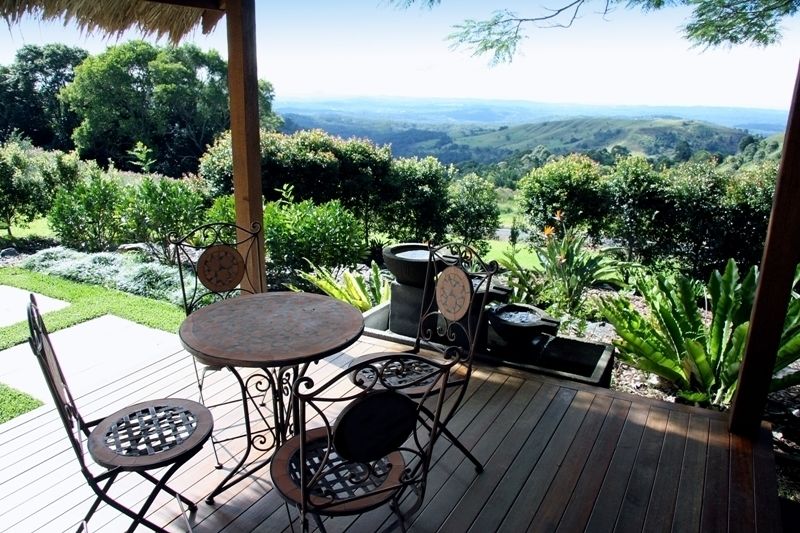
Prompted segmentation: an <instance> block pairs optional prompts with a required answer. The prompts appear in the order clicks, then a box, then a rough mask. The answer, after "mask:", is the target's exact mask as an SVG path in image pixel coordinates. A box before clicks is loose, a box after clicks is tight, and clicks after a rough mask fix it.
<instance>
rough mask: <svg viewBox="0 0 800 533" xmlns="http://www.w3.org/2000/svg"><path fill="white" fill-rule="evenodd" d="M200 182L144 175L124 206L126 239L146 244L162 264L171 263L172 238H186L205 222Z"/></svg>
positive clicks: (128, 192) (130, 190)
mask: <svg viewBox="0 0 800 533" xmlns="http://www.w3.org/2000/svg"><path fill="white" fill-rule="evenodd" d="M200 185H201V183H199V182H198V181H196V180H195V181H192V180H190V179H187V178H184V179H180V180H176V179H172V178H165V177H157V176H145V177H144V179H142V180H141V182H139V184H138V185H136V186H133V187H128V190H127V194H126V199H125V203H124V206H123V210H124V217H125V223H126V226H127V227H126V236H127V237H129V238H132V239H133V240H135V241H137V242H144V243H147V245H148V247H149V248H150V250H151V252H152V253H153V254H154V255H155V256H156V257H157V258H158V259H159V260H160V261H162V262H165V263H171V262H172V261H173V254H172V253H171V251H170V242H169V237H170V236H171V235H172V236H176V235H183V234H185V233H188V232H189V230H191V229H192V228H194V227H196V226H199V225H200V224H202V222H203V218H204V212H203V211H204V210H203V207H204V206H203V204H204V202H205V199H206V198H205V195H204V194H203V191H202V190H201V188H200Z"/></svg>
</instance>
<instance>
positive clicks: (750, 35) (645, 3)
mask: <svg viewBox="0 0 800 533" xmlns="http://www.w3.org/2000/svg"><path fill="white" fill-rule="evenodd" d="M390 1H391V2H392V3H393V4H395V5H399V6H401V7H405V8H407V7H410V6H411V5H413V4H421V5H423V6H425V7H429V8H432V7H434V6H436V5H438V4H439V3H440V2H441V0H390ZM588 1H589V0H566V2H567V3H566V4H564V5H562V6H560V7H557V8H553V9H550V8H545V10H546V13H544V14H542V15H538V16H520V15H517V14H516V13H514V12H511V11H509V10H507V9H502V10H498V11H495V12H494V13H493V14H492V16H491V17H490V18H488V19H485V20H475V19H467V20H465V21H464V22H462V23H461V24H457V25H455V26H454V29H455V30H456V31H454V32H453V33H451V34H450V35H448V36H447V39H448V40H449V41H451V42H452V44H451V49H457V48H461V47H466V48H468V49H471V50H472V52H473V56H478V55H484V54H491V59H490V60H489V63H490V64H491V65H497V64H500V63H510V62H511V61H512V59H513V58H514V55H515V54H516V52H517V47H518V46H519V43H520V41H521V40H522V39H523V38H525V37H526V35H525V32H524V31H523V30H524V26H526V25H528V24H533V25H534V26H536V27H539V28H569V27H571V26H572V25H573V23H574V22H575V20H576V19H577V18H578V16H579V14H580V12H581V10H582V9H583V7H584V5H585V4H586V3H587V2H588ZM603 2H604V6H603V9H602V10H601V11H600V14H602V15H603V16H605V15H607V14H608V13H609V12H610V11H611V10H612V9H613V8H612V4H616V3H621V0H603ZM677 5H690V6H692V8H693V10H694V11H693V12H692V14H691V18H690V20H689V22H688V23H687V24H686V25H685V26H684V28H683V30H684V36H685V37H686V38H687V39H688V40H689V41H691V42H693V43H694V44H696V45H704V46H710V47H714V46H723V45H737V44H746V43H751V44H755V45H760V46H767V45H771V44H774V43H776V42H778V41H779V40H780V38H781V28H780V22H781V20H782V19H783V18H784V17H789V16H793V15H795V14H797V11H798V9H800V0H629V1H627V2H626V3H625V7H627V8H632V7H634V6H639V7H640V8H641V9H642V11H645V12H649V11H655V10H659V9H663V8H665V7H670V6H677Z"/></svg>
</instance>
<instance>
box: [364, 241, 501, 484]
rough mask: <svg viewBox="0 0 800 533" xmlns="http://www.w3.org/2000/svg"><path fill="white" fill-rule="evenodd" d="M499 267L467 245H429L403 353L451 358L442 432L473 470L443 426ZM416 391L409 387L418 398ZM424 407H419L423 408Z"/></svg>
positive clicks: (464, 381) (463, 381)
mask: <svg viewBox="0 0 800 533" xmlns="http://www.w3.org/2000/svg"><path fill="white" fill-rule="evenodd" d="M497 271H498V264H497V263H496V262H495V261H491V262H489V263H486V262H484V261H483V260H482V259H481V258H480V256H479V255H478V253H477V252H476V251H475V250H474V249H473V248H472V247H470V246H468V245H465V244H462V243H455V242H451V243H447V244H443V245H441V246H435V247H433V246H432V247H431V248H430V251H429V256H428V267H427V274H426V278H425V286H424V289H423V296H422V305H421V308H420V315H419V326H418V329H417V336H416V339H415V341H414V345H413V347H412V348H411V349H410V350H409V351H408V352H402V353H404V354H406V355H405V356H406V357H410V354H417V353H419V352H420V350H421V349H423V348H424V349H425V350H426V351H427V353H431V354H432V357H431V358H430V359H428V360H429V361H430V364H431V365H434V364H435V361H438V360H454V361H455V362H456V365H455V366H454V367H453V371H452V372H451V373H450V375H449V376H448V380H447V381H446V382H443V383H446V384H447V388H448V389H451V391H452V392H453V393H454V394H455V395H456V396H455V398H454V399H453V401H452V403H450V404H449V407H448V409H447V412H446V413H445V415H444V416H443V418H442V429H441V434H442V435H444V436H445V437H446V438H447V439H448V440H449V441H450V442H452V443H453V445H454V446H456V447H457V448H458V449H459V450H461V452H462V453H463V454H464V455H465V456H466V457H467V458H468V459H469V460H470V461H471V462H472V463H473V464H474V465H475V469H476V470H477V471H478V472H482V471H483V465H482V464H481V462H480V461H478V459H477V458H476V457H475V456H474V455H472V453H471V452H470V451H469V450H467V448H466V447H465V446H464V445H463V444H462V443H461V442H460V441H459V440H458V438H457V437H456V436H455V435H453V433H452V432H450V431H449V430H448V429H447V423H448V422H449V421H450V420H451V419H452V417H453V416H454V415H455V413H456V411H457V409H458V407H459V406H460V404H461V401H462V400H463V398H464V395H465V393H466V390H467V386H468V384H469V378H470V376H471V375H472V362H473V358H474V355H475V351H476V349H477V345H478V343H479V341H480V338H481V336H483V335H485V334H486V332H485V329H484V328H485V324H484V320H483V316H484V310H485V308H486V306H487V304H488V303H489V299H490V293H491V290H492V278H493V277H494V275H495V274H496V273H497ZM386 355H387V354H385V353H377V354H370V355H365V356H362V357H360V358H358V359H357V360H356V361H355V363H356V364H361V363H362V361H373V360H380V359H381V358H383V357H385V356H386ZM415 368H416V369H417V370H418V371H419V372H428V369H427V368H426V367H425V365H416V366H415ZM420 392H421V389H420V390H413V389H412V390H409V391H408V392H407V393H408V394H410V395H411V396H417V395H418V394H419V393H420ZM424 409H425V408H424V407H423V410H424Z"/></svg>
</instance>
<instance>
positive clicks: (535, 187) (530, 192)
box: [519, 154, 607, 237]
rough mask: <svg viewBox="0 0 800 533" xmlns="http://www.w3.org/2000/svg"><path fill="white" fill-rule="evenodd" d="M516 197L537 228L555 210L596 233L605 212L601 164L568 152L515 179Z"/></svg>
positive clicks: (572, 221) (595, 235)
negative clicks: (517, 193) (517, 180)
mask: <svg viewBox="0 0 800 533" xmlns="http://www.w3.org/2000/svg"><path fill="white" fill-rule="evenodd" d="M519 190H520V193H521V194H520V200H521V203H522V208H523V210H524V212H525V213H526V214H527V216H528V217H529V221H530V224H531V225H532V226H533V227H538V228H541V227H543V226H544V225H545V224H547V223H548V222H549V220H550V215H551V214H552V213H555V212H556V211H558V210H561V211H564V212H566V213H569V216H570V224H572V225H573V226H586V227H587V228H588V229H589V233H590V235H591V236H593V237H597V236H599V234H600V230H601V228H602V227H603V224H604V217H605V214H606V206H607V202H606V198H605V197H606V194H607V193H606V189H605V184H604V177H603V174H602V172H601V167H600V165H598V164H597V163H595V162H594V161H592V160H591V159H589V158H588V157H586V156H585V155H579V154H571V155H568V156H566V157H562V158H559V159H555V160H551V161H549V162H548V163H546V164H545V165H544V166H543V167H541V168H535V169H533V170H531V171H530V172H529V173H528V174H527V175H525V176H524V177H523V178H522V179H521V180H520V182H519Z"/></svg>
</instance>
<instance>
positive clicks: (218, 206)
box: [205, 194, 236, 224]
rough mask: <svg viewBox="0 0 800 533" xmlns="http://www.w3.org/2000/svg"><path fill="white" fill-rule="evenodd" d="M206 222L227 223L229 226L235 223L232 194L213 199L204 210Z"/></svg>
mask: <svg viewBox="0 0 800 533" xmlns="http://www.w3.org/2000/svg"><path fill="white" fill-rule="evenodd" d="M205 220H206V222H227V223H229V224H235V223H236V204H235V202H234V200H233V195H232V194H226V195H224V196H219V197H217V198H215V199H214V203H213V204H211V207H209V208H208V209H207V210H206V216H205Z"/></svg>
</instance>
